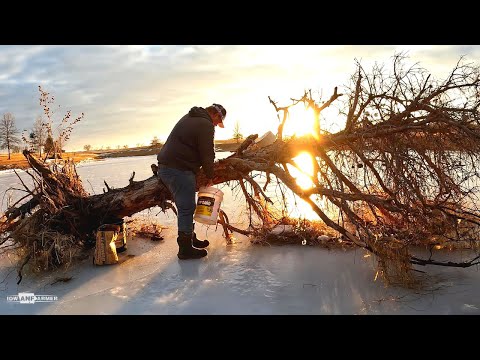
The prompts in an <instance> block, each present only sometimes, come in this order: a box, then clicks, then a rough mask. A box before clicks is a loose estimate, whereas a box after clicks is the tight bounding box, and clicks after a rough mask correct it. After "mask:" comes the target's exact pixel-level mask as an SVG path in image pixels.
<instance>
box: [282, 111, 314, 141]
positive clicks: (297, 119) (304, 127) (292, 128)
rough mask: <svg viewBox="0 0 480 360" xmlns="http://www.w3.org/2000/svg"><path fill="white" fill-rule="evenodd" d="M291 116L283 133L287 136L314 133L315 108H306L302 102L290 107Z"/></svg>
mask: <svg viewBox="0 0 480 360" xmlns="http://www.w3.org/2000/svg"><path fill="white" fill-rule="evenodd" d="M289 114H290V117H289V118H288V119H287V121H286V123H285V127H284V129H283V134H284V135H286V136H292V135H296V136H303V135H307V134H313V123H314V119H315V118H314V114H313V109H311V108H308V109H305V108H304V107H302V106H301V105H300V104H298V105H296V106H292V107H291V108H290V109H289Z"/></svg>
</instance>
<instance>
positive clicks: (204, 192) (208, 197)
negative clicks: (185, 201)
mask: <svg viewBox="0 0 480 360" xmlns="http://www.w3.org/2000/svg"><path fill="white" fill-rule="evenodd" d="M222 199H223V192H222V190H220V189H217V188H214V187H201V188H200V189H198V199H197V207H196V208H195V214H194V216H193V218H194V219H195V220H196V221H198V222H201V223H203V224H207V225H215V224H216V223H217V217H218V211H219V210H220V204H221V203H222Z"/></svg>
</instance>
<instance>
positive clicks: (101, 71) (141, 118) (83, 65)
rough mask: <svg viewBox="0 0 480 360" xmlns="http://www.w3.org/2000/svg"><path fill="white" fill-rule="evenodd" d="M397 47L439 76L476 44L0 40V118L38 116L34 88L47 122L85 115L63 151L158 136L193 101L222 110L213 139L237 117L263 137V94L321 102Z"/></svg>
mask: <svg viewBox="0 0 480 360" xmlns="http://www.w3.org/2000/svg"><path fill="white" fill-rule="evenodd" d="M400 51H408V56H409V61H410V62H412V63H413V62H419V63H420V65H421V66H423V67H425V68H426V69H427V70H429V71H430V72H432V74H433V75H434V76H436V77H440V78H441V77H444V76H445V75H447V73H448V72H449V71H450V70H452V68H453V67H454V66H455V64H456V63H457V61H458V60H459V58H460V56H462V55H464V56H466V59H467V60H469V61H471V62H475V61H476V59H478V58H480V46H479V45H469V46H463V45H425V46H423V45H415V46H403V45H402V46H399V45H354V46H346V45H338V46H337V45H288V46H287V45H221V46H215V45H205V46H202V45H181V46H174V45H167V46H160V45H156V46H143V45H142V46H127V45H115V46H104V45H91V46H88V45H67V46H59V45H45V46H43V45H34V46H26V45H22V46H15V45H8V46H7V45H0V115H3V114H4V113H6V112H11V113H12V114H13V115H14V116H15V121H16V125H17V128H18V129H19V130H20V131H22V130H23V129H29V128H31V127H32V125H33V122H34V120H35V118H36V117H37V116H39V115H42V108H41V107H40V105H39V91H38V86H39V85H41V86H42V87H43V88H44V89H45V90H46V91H48V92H50V93H51V94H52V95H54V96H55V105H57V106H58V105H60V108H58V110H57V113H56V114H55V117H54V121H55V123H54V126H55V124H57V123H58V122H59V121H60V120H61V118H62V116H63V115H64V114H65V113H66V111H67V110H71V111H72V115H73V116H77V115H80V114H81V113H82V112H84V113H85V117H84V119H83V120H82V121H81V122H79V123H78V124H76V125H75V127H74V130H73V133H72V136H71V138H70V140H69V141H68V142H67V144H66V145H65V148H66V149H67V150H70V151H74V150H81V149H82V148H83V146H84V145H85V144H90V145H92V147H93V148H100V147H101V146H103V147H104V148H105V147H106V146H110V147H112V148H116V147H117V146H118V145H120V146H123V145H128V146H135V145H137V144H144V145H148V144H149V143H150V141H151V139H152V138H153V137H154V136H157V137H158V138H160V139H161V140H165V139H166V137H167V136H168V133H169V131H170V130H171V128H172V127H173V126H174V125H175V122H176V121H177V120H178V119H179V118H180V117H181V116H183V115H184V114H185V113H186V112H188V110H189V109H190V108H191V107H192V106H203V107H205V106H208V105H211V104H212V103H214V102H215V103H220V104H222V105H223V106H224V107H225V108H226V109H227V118H226V120H225V128H224V129H220V128H217V129H216V134H215V137H216V139H227V138H231V137H232V135H233V130H234V126H235V123H236V122H237V121H238V123H239V126H240V131H241V132H242V134H243V135H245V136H246V135H249V134H252V133H258V134H263V133H264V132H266V131H268V130H272V131H273V132H275V130H276V127H277V125H278V120H277V117H276V113H275V111H274V108H273V106H272V105H271V104H270V103H269V101H268V96H270V97H272V99H274V100H276V101H278V105H279V106H284V105H289V104H290V100H289V99H290V98H291V97H294V98H299V97H301V96H302V94H303V92H304V90H308V89H312V91H314V93H320V92H321V93H322V94H323V97H322V98H323V99H327V98H328V97H329V96H330V95H331V93H332V91H333V88H334V87H335V86H338V87H339V91H340V92H341V88H342V86H343V85H345V84H348V82H349V80H350V76H351V75H352V74H353V73H354V71H355V59H358V60H359V61H361V63H362V64H363V65H364V66H366V67H367V68H368V67H369V66H371V65H373V63H374V62H377V63H385V64H388V63H389V61H390V60H391V57H392V56H393V55H394V54H395V53H398V52H400ZM334 121H335V120H332V122H334ZM294 125H295V122H292V124H291V125H290V127H292V126H294ZM290 131H292V128H290Z"/></svg>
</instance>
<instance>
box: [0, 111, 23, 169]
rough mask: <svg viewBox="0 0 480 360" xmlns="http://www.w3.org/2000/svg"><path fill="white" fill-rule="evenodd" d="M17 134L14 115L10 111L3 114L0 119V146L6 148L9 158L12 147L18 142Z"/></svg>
mask: <svg viewBox="0 0 480 360" xmlns="http://www.w3.org/2000/svg"><path fill="white" fill-rule="evenodd" d="M18 134H19V132H18V130H17V127H16V126H15V117H14V116H13V115H12V114H11V113H5V114H3V117H2V119H1V120H0V147H1V148H2V149H7V150H8V159H9V160H10V153H11V150H12V147H13V146H15V145H18V144H20V138H19V137H18Z"/></svg>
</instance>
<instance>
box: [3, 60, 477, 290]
mask: <svg viewBox="0 0 480 360" xmlns="http://www.w3.org/2000/svg"><path fill="white" fill-rule="evenodd" d="M479 88H480V78H479V68H478V67H476V66H473V65H472V64H467V63H465V62H464V60H463V59H460V61H459V62H458V63H457V65H456V66H455V67H454V69H453V70H452V72H451V73H450V74H449V76H448V77H447V78H446V79H445V80H441V81H438V80H435V79H433V78H432V76H431V75H430V74H428V73H427V71H426V70H425V69H423V68H421V67H420V66H418V65H417V64H414V65H412V66H410V67H408V68H407V67H406V66H405V57H404V56H403V55H401V54H399V55H395V56H394V59H393V70H392V71H391V73H388V72H386V71H385V70H384V69H383V67H381V66H378V65H375V66H374V67H373V69H372V70H371V71H370V72H367V71H366V70H365V69H364V68H363V67H362V65H361V64H360V63H357V71H356V73H355V74H354V75H353V76H352V78H351V84H350V85H349V86H346V87H345V89H344V90H342V92H341V93H340V92H338V88H335V89H334V91H333V94H332V95H331V96H330V97H329V98H328V100H327V101H324V102H322V101H321V99H320V100H319V101H316V100H314V98H313V96H312V94H311V91H306V92H305V93H304V94H303V96H302V97H300V98H297V99H291V104H289V105H287V106H282V107H280V106H278V105H277V103H276V102H275V101H273V100H272V99H271V98H269V100H270V102H271V104H272V105H273V106H274V108H275V110H276V111H277V113H278V115H279V120H280V123H279V126H278V129H277V135H276V141H275V142H274V143H273V144H271V145H269V146H266V147H258V146H256V145H255V139H256V138H257V135H256V134H254V135H251V136H249V137H248V138H247V139H246V140H245V142H244V143H243V144H242V145H240V147H239V149H238V150H237V152H235V153H233V154H232V155H231V156H230V157H228V158H226V159H222V160H218V161H216V163H215V178H214V183H215V184H220V183H227V184H229V185H230V186H232V187H235V188H237V189H238V191H241V192H242V193H243V195H244V198H245V201H246V204H247V206H248V208H249V209H250V223H249V225H250V226H249V227H248V228H247V229H239V228H236V227H234V226H232V225H230V224H229V222H228V217H227V214H225V213H222V214H221V217H220V219H219V222H220V223H221V224H222V225H223V226H224V230H225V235H226V236H228V234H229V232H231V231H237V232H240V233H243V234H252V235H255V236H261V235H265V234H267V233H269V231H270V230H271V229H272V228H273V227H274V226H275V225H277V224H278V223H280V222H283V223H288V222H289V221H290V223H292V222H291V219H288V217H287V216H286V215H285V214H286V213H287V211H286V210H287V209H288V207H289V206H291V204H289V203H288V202H287V201H283V203H282V202H280V203H279V202H278V201H277V200H278V199H277V200H275V199H272V198H271V196H269V195H268V189H269V188H271V187H272V186H273V187H277V188H280V189H281V191H282V193H283V192H284V191H290V192H292V193H293V194H295V196H296V197H298V198H301V199H302V200H304V201H305V202H306V203H308V204H309V205H310V206H311V208H312V209H313V211H314V212H315V213H316V214H317V215H318V218H319V220H321V222H322V223H323V224H324V225H325V226H326V227H328V228H329V229H331V230H332V231H334V232H335V233H336V234H338V237H337V239H338V240H339V241H342V242H343V243H349V244H351V245H354V246H358V247H361V248H364V249H366V250H367V251H369V252H371V253H372V254H375V255H376V256H377V258H378V264H379V265H380V270H381V271H382V273H383V275H385V277H386V278H393V277H399V276H400V277H403V282H404V283H409V282H411V281H413V280H412V271H411V270H414V267H412V265H417V266H418V265H438V266H455V267H469V266H473V265H475V264H479V263H480V256H479V255H478V248H479V246H478V244H479V236H478V234H479V232H478V226H479V225H480V212H479V211H478V199H477V196H478V187H477V186H478V180H479V172H478V170H479V168H478V156H479V154H480V151H479V150H480V127H479V111H478V107H479V104H480V95H479V94H480V92H479ZM334 104H335V106H337V108H338V109H339V114H338V119H339V121H340V120H341V121H343V123H344V127H343V130H341V131H338V132H335V133H330V132H328V131H327V130H326V129H323V128H322V126H321V114H322V111H323V110H324V109H326V108H328V107H330V106H333V105H334ZM301 105H303V106H305V107H307V108H311V109H313V113H314V116H315V126H314V131H313V133H312V135H308V136H303V137H288V138H286V137H285V136H284V135H283V129H284V126H285V123H286V122H287V121H288V120H289V110H290V109H291V107H292V106H301ZM281 115H283V117H282V118H281ZM302 153H308V154H309V156H310V159H311V162H312V165H313V169H314V171H313V173H312V174H309V175H310V178H311V186H310V187H309V188H302V187H300V186H299V185H298V184H297V181H296V178H295V176H294V175H292V170H293V169H295V168H296V169H297V171H302V166H301V165H300V164H298V162H297V161H296V158H297V156H298V155H299V154H302ZM24 155H25V157H26V158H27V160H28V162H29V163H30V165H31V170H30V171H27V173H28V174H29V175H30V177H31V178H32V180H33V182H34V187H33V188H28V187H27V186H26V185H25V184H24V187H25V191H26V193H27V195H28V196H27V197H25V198H24V199H21V202H19V203H17V204H15V205H13V206H12V207H10V208H9V209H8V210H7V211H6V213H5V214H4V216H3V217H2V219H1V222H0V229H1V230H2V236H3V238H2V240H0V242H1V243H4V245H5V244H7V242H8V241H9V242H8V244H9V246H11V247H12V248H15V249H17V250H19V249H21V250H22V251H23V261H21V267H20V268H22V267H23V266H24V265H25V264H27V263H28V262H29V261H31V260H32V259H34V260H35V261H36V262H37V263H38V262H40V264H41V266H43V267H44V268H49V267H55V266H59V265H61V264H62V263H64V262H65V261H67V258H68V259H69V258H71V254H72V248H74V247H81V246H82V244H84V243H85V240H86V239H88V238H91V236H92V234H93V233H94V232H95V230H96V229H97V228H98V226H99V225H101V224H102V223H104V222H108V221H110V220H111V219H116V218H123V217H126V216H132V215H134V214H136V213H138V212H140V211H142V210H144V209H148V208H151V207H154V206H159V207H160V208H161V209H162V210H164V211H167V210H168V209H172V210H175V207H174V204H173V203H172V198H171V194H170V193H169V191H168V190H167V189H166V187H165V186H164V185H163V184H162V183H161V181H159V179H158V178H157V177H156V176H155V175H154V174H153V173H152V176H151V177H150V178H148V179H146V180H143V181H135V180H134V177H135V173H133V174H132V176H131V178H130V181H129V185H127V186H126V187H124V188H119V189H112V188H110V186H109V185H108V184H107V183H105V186H106V191H105V192H104V193H103V194H97V195H89V194H88V193H87V192H86V191H85V190H84V189H83V186H82V183H81V180H80V178H79V177H78V175H77V173H76V170H75V164H73V163H72V162H69V161H66V162H65V163H64V164H62V165H61V166H60V165H57V164H54V165H53V166H52V165H47V164H46V163H45V162H42V161H41V160H39V159H37V158H36V157H35V156H34V155H33V154H32V153H30V152H28V151H25V152H24ZM204 184H206V179H205V177H204V175H203V173H201V172H200V173H199V174H198V176H197V187H200V186H202V185H204ZM333 214H335V215H333ZM304 235H305V234H304ZM312 236H313V235H312ZM303 239H304V240H305V236H304V237H303ZM419 245H422V246H426V247H428V248H429V249H430V250H431V251H433V249H434V248H435V247H452V248H456V247H462V248H465V247H468V248H471V249H472V250H474V252H476V253H477V254H476V255H473V256H472V258H471V259H470V260H468V261H462V262H455V261H439V260H437V259H435V258H434V257H433V255H432V256H430V257H428V258H420V257H418V256H416V255H414V252H412V249H413V248H414V247H416V246H419ZM432 254H433V253H432ZM40 259H42V260H41V261H40ZM20 274H21V273H20Z"/></svg>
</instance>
